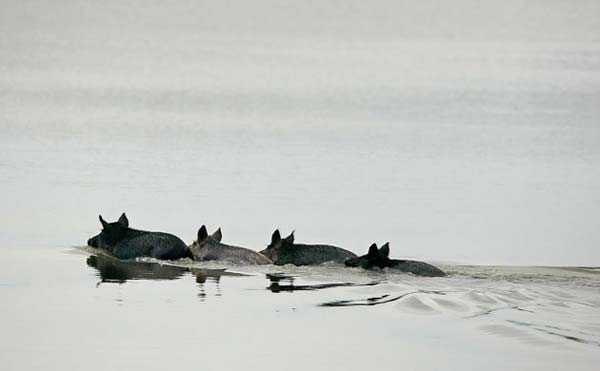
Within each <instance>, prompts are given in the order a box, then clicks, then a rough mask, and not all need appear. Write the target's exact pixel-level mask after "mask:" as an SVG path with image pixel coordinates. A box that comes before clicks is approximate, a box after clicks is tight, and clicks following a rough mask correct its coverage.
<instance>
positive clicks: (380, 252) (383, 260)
mask: <svg viewBox="0 0 600 371" xmlns="http://www.w3.org/2000/svg"><path fill="white" fill-rule="evenodd" d="M389 254H390V245H389V244H388V243H386V244H385V245H383V246H382V247H381V249H377V245H376V244H372V245H371V247H369V252H368V253H367V254H366V255H363V256H359V257H358V258H354V259H348V260H346V262H345V264H346V266H348V267H361V268H364V269H373V268H380V269H383V268H391V269H397V270H399V271H402V272H406V273H412V274H415V275H417V276H424V277H444V276H446V273H444V272H443V271H442V270H441V269H439V268H437V267H434V266H433V265H431V264H427V263H424V262H420V261H415V260H397V259H390V258H389Z"/></svg>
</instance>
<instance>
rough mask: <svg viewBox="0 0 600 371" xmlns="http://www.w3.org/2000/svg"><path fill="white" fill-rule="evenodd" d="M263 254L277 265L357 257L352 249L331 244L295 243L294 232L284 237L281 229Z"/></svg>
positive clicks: (319, 262)
mask: <svg viewBox="0 0 600 371" xmlns="http://www.w3.org/2000/svg"><path fill="white" fill-rule="evenodd" d="M261 254H263V255H265V256H267V257H268V258H269V259H271V260H272V261H273V263H274V264H276V265H285V264H294V265H318V264H323V263H327V262H335V263H340V264H342V263H344V262H345V261H346V260H348V259H351V258H356V255H355V254H354V253H352V252H351V251H348V250H345V249H342V248H341V247H337V246H331V245H308V244H295V243H294V233H293V232H292V234H290V235H289V236H288V237H286V238H284V239H282V238H281V235H280V234H279V230H276V231H275V232H274V233H273V236H272V237H271V243H270V244H269V246H267V248H266V249H264V250H263V251H261Z"/></svg>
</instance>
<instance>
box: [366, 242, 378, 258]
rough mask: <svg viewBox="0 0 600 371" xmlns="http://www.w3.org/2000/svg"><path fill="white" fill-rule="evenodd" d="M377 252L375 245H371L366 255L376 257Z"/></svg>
mask: <svg viewBox="0 0 600 371" xmlns="http://www.w3.org/2000/svg"><path fill="white" fill-rule="evenodd" d="M378 251H379V250H377V244H376V243H373V244H372V245H371V246H369V252H368V253H367V255H369V256H374V255H377V252H378Z"/></svg>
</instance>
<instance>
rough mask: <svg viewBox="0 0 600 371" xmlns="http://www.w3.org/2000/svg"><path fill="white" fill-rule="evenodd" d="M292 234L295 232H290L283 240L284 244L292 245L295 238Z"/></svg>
mask: <svg viewBox="0 0 600 371" xmlns="http://www.w3.org/2000/svg"><path fill="white" fill-rule="evenodd" d="M294 232H296V231H292V233H290V235H289V236H287V237H286V238H285V241H286V242H289V243H294V240H295V238H294Z"/></svg>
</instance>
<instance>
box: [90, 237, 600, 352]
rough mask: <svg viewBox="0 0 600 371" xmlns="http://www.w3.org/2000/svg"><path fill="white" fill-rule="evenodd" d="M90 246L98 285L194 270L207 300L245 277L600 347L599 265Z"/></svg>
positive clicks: (321, 301)
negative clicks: (433, 269)
mask: <svg viewBox="0 0 600 371" xmlns="http://www.w3.org/2000/svg"><path fill="white" fill-rule="evenodd" d="M84 250H85V251H87V252H89V253H93V254H95V255H90V256H88V258H87V259H86V263H87V265H88V266H90V267H92V268H94V269H95V270H96V274H97V275H98V276H99V278H100V282H99V284H101V283H119V284H124V283H126V282H127V281H128V280H179V279H182V278H184V277H186V276H189V275H192V276H195V281H196V283H197V284H198V285H200V286H201V294H200V295H199V296H200V297H202V298H203V299H206V293H205V290H204V288H205V287H204V285H205V284H207V283H209V282H214V283H215V284H216V285H217V286H218V295H227V294H228V293H227V291H226V290H227V288H226V285H224V284H223V283H222V282H221V281H222V280H223V279H224V278H226V279H229V278H240V279H245V280H248V283H249V284H252V285H253V286H254V287H255V288H256V289H259V290H262V292H271V293H275V294H283V293H294V292H322V293H321V294H319V295H316V294H311V295H315V299H316V300H315V301H314V302H313V304H314V305H316V306H318V307H322V308H340V310H342V308H343V307H363V308H365V310H369V309H366V308H373V309H370V310H385V311H387V312H389V313H392V314H395V315H398V316H424V315H428V316H432V315H433V316H443V317H447V318H449V319H452V320H456V321H465V325H468V326H473V327H474V328H476V329H478V330H479V331H483V332H484V333H487V334H491V335H494V336H499V337H503V338H507V339H513V340H518V341H525V342H528V343H531V344H536V345H551V344H556V343H557V342H559V343H560V342H567V343H570V344H579V345H583V346H592V347H600V315H599V313H600V296H599V295H598V293H599V292H600V272H599V271H598V270H597V269H595V268H575V267H486V266H444V267H443V268H444V269H445V270H446V271H447V272H449V276H448V277H444V278H423V277H416V276H412V275H409V274H402V273H399V272H398V271H395V270H387V269H383V270H379V271H364V270H361V269H358V268H345V267H342V266H339V265H336V264H330V265H323V266H316V267H296V266H273V265H269V266H261V267H260V268H259V267H248V266H231V267H224V266H219V265H214V264H205V263H198V262H194V261H191V260H185V259H184V260H181V261H178V262H169V263H165V262H164V261H157V260H154V259H147V258H144V259H140V260H137V261H130V262H124V261H119V260H116V259H114V258H112V257H110V256H106V255H102V254H97V251H95V249H89V248H85V249H84ZM265 280H266V281H265ZM265 283H266V285H265ZM249 289H252V287H250V288H249ZM231 294H234V292H232V293H231ZM307 298H309V299H310V296H309V297H307ZM302 300H306V299H302Z"/></svg>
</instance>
